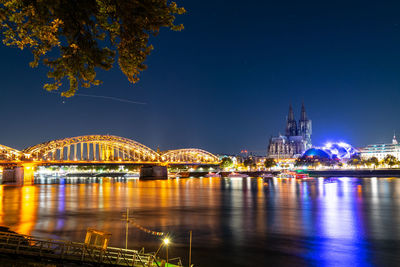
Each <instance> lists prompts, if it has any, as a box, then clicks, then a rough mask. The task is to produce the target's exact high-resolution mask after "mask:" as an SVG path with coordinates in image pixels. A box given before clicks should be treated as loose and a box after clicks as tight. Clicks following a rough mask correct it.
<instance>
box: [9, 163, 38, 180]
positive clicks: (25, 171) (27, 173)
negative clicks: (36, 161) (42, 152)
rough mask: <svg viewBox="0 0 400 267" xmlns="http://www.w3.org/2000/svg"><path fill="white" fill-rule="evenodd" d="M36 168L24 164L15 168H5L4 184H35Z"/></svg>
mask: <svg viewBox="0 0 400 267" xmlns="http://www.w3.org/2000/svg"><path fill="white" fill-rule="evenodd" d="M34 172H35V166H33V165H32V164H23V165H22V166H15V167H13V168H4V170H3V178H2V183H3V184H4V183H13V184H18V185H24V184H33V181H34Z"/></svg>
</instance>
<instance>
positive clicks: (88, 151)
mask: <svg viewBox="0 0 400 267" xmlns="http://www.w3.org/2000/svg"><path fill="white" fill-rule="evenodd" d="M89 155H90V143H86V160H89Z"/></svg>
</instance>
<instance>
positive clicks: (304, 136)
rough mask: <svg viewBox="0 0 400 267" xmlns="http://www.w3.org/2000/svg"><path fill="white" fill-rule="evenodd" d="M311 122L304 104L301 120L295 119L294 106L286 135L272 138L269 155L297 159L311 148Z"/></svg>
mask: <svg viewBox="0 0 400 267" xmlns="http://www.w3.org/2000/svg"><path fill="white" fill-rule="evenodd" d="M311 133H312V127H311V120H309V119H308V118H307V114H306V110H305V108H304V104H303V105H302V106H301V115H300V120H299V121H298V123H297V121H296V120H295V118H294V114H293V109H292V106H291V105H290V106H289V114H288V117H287V120H286V131H285V135H279V136H276V137H271V139H270V140H269V145H268V151H267V155H268V157H270V158H275V159H287V158H296V157H298V156H300V155H302V154H303V153H304V151H306V150H307V149H309V148H310V147H311Z"/></svg>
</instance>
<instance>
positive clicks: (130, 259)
mask: <svg viewBox="0 0 400 267" xmlns="http://www.w3.org/2000/svg"><path fill="white" fill-rule="evenodd" d="M0 253H2V254H14V255H19V256H27V257H34V258H37V259H48V260H55V261H60V262H75V263H83V264H89V265H94V266H98V265H108V266H143V267H152V266H158V267H162V266H165V263H164V262H163V260H162V259H160V258H158V257H155V256H154V253H145V252H144V250H142V251H137V250H130V249H122V248H114V247H108V248H107V249H101V248H98V247H93V246H88V245H86V244H84V243H78V242H71V241H64V240H52V239H51V240H45V239H39V238H35V237H32V236H27V235H20V234H14V233H9V232H0ZM162 262H163V263H162ZM170 262H175V263H176V264H171V263H168V267H170V266H171V267H172V266H182V263H181V261H180V259H179V258H175V259H170Z"/></svg>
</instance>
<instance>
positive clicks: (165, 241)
mask: <svg viewBox="0 0 400 267" xmlns="http://www.w3.org/2000/svg"><path fill="white" fill-rule="evenodd" d="M163 242H164V245H165V247H166V250H167V265H166V266H168V244H169V238H168V237H166V238H164V240H163Z"/></svg>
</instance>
